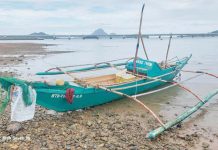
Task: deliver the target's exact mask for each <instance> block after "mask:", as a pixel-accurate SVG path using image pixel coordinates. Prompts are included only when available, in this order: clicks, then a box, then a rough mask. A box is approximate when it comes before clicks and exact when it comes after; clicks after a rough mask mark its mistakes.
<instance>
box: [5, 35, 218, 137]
mask: <svg viewBox="0 0 218 150" xmlns="http://www.w3.org/2000/svg"><path fill="white" fill-rule="evenodd" d="M3 42H5V41H3ZM9 42H25V43H26V42H30V43H44V44H55V45H53V46H48V47H47V50H48V51H72V53H62V54H51V55H48V56H39V57H36V58H33V59H27V60H25V61H26V62H27V63H26V64H25V62H24V63H23V64H20V65H18V66H16V69H17V70H18V72H20V73H21V74H22V75H25V74H33V73H35V72H39V71H45V70H47V69H49V68H52V67H56V66H65V65H77V64H86V63H97V62H102V61H106V60H113V59H119V58H126V57H133V56H134V54H135V48H136V42H137V39H99V40H81V39H72V40H43V41H9ZM144 42H145V45H146V49H147V53H148V56H149V59H150V60H154V61H158V62H160V61H162V60H164V59H165V54H166V50H167V46H168V39H167V38H163V39H158V38H156V39H144ZM190 54H192V58H191V60H190V62H189V64H188V65H187V66H186V67H185V70H193V71H195V70H202V71H206V72H210V73H214V74H217V75H218V38H214V37H213V38H173V39H172V43H171V47H170V52H169V58H173V57H175V56H178V57H179V58H182V57H185V56H189V55H190ZM139 56H140V57H142V58H145V55H144V52H143V49H142V47H140V50H139ZM27 68H28V69H27ZM194 75H195V74H191V73H182V80H185V79H187V78H189V77H191V76H194ZM183 85H184V86H186V87H188V88H189V89H191V90H192V91H193V92H195V93H197V94H198V95H199V96H200V97H204V96H205V95H207V94H208V92H210V91H213V90H214V89H217V88H218V79H216V78H213V77H209V76H206V75H203V76H200V77H199V78H195V79H193V80H191V81H188V82H185V83H183ZM139 99H140V100H142V101H143V102H144V103H146V104H148V105H149V106H150V107H151V108H152V109H154V110H155V111H156V112H159V113H160V114H162V115H163V116H164V119H168V120H170V119H173V118H175V117H176V115H178V114H180V113H182V112H183V111H184V110H186V109H187V107H185V106H193V105H194V104H196V103H197V102H198V100H197V99H196V98H195V97H193V96H192V95H191V94H190V93H188V92H186V91H184V90H182V89H181V88H179V87H174V88H170V89H168V90H165V91H162V92H159V93H155V94H152V95H148V96H144V97H140V98H139ZM166 103H167V105H166ZM102 107H104V108H106V109H114V108H123V109H122V110H126V107H128V109H132V110H134V109H135V110H137V109H138V105H137V104H134V103H133V102H130V101H128V100H126V99H123V100H121V101H117V102H112V103H110V104H107V105H104V106H102ZM126 111H128V110H126ZM199 114H200V115H195V116H193V117H192V118H191V119H189V121H188V123H190V122H192V123H193V124H198V126H200V127H204V128H209V129H210V130H212V131H214V132H217V133H218V129H217V124H218V119H217V118H218V97H217V96H216V97H215V98H214V99H213V100H212V101H211V102H210V103H208V104H206V107H205V109H204V110H201V111H199Z"/></svg>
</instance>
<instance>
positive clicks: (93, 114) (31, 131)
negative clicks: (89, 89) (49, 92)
mask: <svg viewBox="0 0 218 150" xmlns="http://www.w3.org/2000/svg"><path fill="white" fill-rule="evenodd" d="M7 44H8V43H7ZM7 44H5V45H4V46H3V48H5V47H12V48H11V49H10V50H9V49H7V51H1V44H0V54H4V55H6V54H7V55H15V54H17V53H19V54H21V56H20V57H0V58H1V61H0V65H2V66H4V65H9V66H10V65H13V64H17V63H22V62H23V60H24V59H26V57H23V56H22V54H27V53H28V54H39V53H46V52H45V48H44V46H45V45H43V44H41V45H40V44H39V45H37V44H36V45H35V44H33V45H31V44H29V43H28V44H25V43H22V44H20V43H19V44H14V45H13V44H12V46H10V44H9V46H8V45H7ZM17 45H19V46H18V48H17ZM30 47H32V49H31V51H29V52H27V53H26V51H25V49H26V50H27V49H29V48H30ZM3 48H2V49H3ZM20 49H22V50H23V51H22V52H21V50H20ZM8 51H10V52H8ZM11 60H13V61H11ZM14 74H15V73H14V72H1V73H0V76H3V75H4V76H12V75H14ZM117 104H118V105H119V107H113V106H116V105H117ZM131 105H134V104H133V103H131V102H130V103H129V105H125V108H121V107H124V105H121V104H119V102H118V101H115V102H113V103H109V104H105V105H102V106H97V107H94V108H89V109H86V110H79V111H69V112H65V113H57V112H54V111H50V110H47V109H45V108H42V107H40V106H37V107H36V114H35V117H34V119H33V120H31V121H26V122H23V123H22V124H21V127H20V131H19V132H17V133H10V132H8V131H7V128H8V124H9V122H10V107H7V109H6V112H5V113H4V114H3V115H1V116H0V131H1V132H0V149H21V150H23V149H36V150H37V149H68V150H69V149H72V150H73V149H99V150H104V149H111V150H116V149H117V150H119V149H131V150H138V149H158V150H159V149H163V150H165V149H173V150H174V149H181V150H184V149H188V150H189V149H213V146H211V145H214V143H216V141H218V134H216V133H214V134H213V135H212V136H211V133H210V130H208V129H205V128H199V127H198V126H197V125H196V124H191V125H189V124H184V125H182V126H178V127H174V128H173V129H171V130H169V131H166V132H165V133H164V134H163V135H161V136H159V137H158V138H157V139H156V140H154V141H151V140H149V139H147V138H146V134H147V133H148V132H149V131H151V130H152V129H155V128H156V127H158V126H159V124H158V123H157V122H156V121H155V119H154V118H152V116H151V115H150V114H148V113H146V112H144V111H143V110H142V109H140V108H138V106H135V107H134V108H133V109H130V108H131ZM136 105H137V104H136ZM112 108H113V109H112ZM159 116H160V117H161V118H162V119H163V120H164V117H163V115H162V114H159ZM164 121H166V120H164ZM207 135H209V136H207Z"/></svg>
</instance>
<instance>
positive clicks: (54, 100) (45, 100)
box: [32, 56, 191, 112]
mask: <svg viewBox="0 0 218 150" xmlns="http://www.w3.org/2000/svg"><path fill="white" fill-rule="evenodd" d="M190 57H191V56H190ZM190 57H185V58H184V59H182V60H180V61H178V62H176V65H175V66H172V67H170V68H167V69H161V68H160V67H159V65H158V64H157V63H156V62H152V61H147V62H150V63H151V66H152V68H150V69H148V71H147V76H149V77H157V76H161V75H163V76H162V77H161V78H160V79H162V80H167V81H172V80H173V79H174V78H175V76H176V75H177V74H178V73H179V72H180V70H181V69H182V68H183V67H184V66H185V64H187V62H188V60H189V59H190ZM151 81H152V80H150V79H140V80H138V81H137V85H140V84H143V83H149V84H146V85H142V86H137V87H131V86H134V85H136V82H135V81H134V82H128V83H123V84H119V85H114V86H110V87H107V88H111V89H116V88H126V87H129V86H130V87H131V88H127V89H120V90H118V91H119V92H122V93H125V94H128V95H134V94H136V93H137V94H138V93H142V92H146V91H149V90H151V89H154V88H157V87H159V86H161V85H164V84H166V83H164V82H162V81H153V82H151ZM32 86H33V87H34V88H35V89H36V92H37V101H36V102H37V104H38V105H41V106H43V107H45V108H48V109H52V110H55V111H59V112H64V111H72V110H78V109H83V108H87V107H92V106H97V105H101V104H105V103H108V102H111V101H114V100H118V99H121V98H122V96H119V95H117V94H114V93H111V92H107V91H104V90H102V89H98V88H94V87H87V88H85V87H82V86H78V85H68V86H64V87H62V86H48V85H45V84H42V83H33V84H32ZM67 88H73V89H74V90H75V93H74V98H73V103H72V104H70V103H68V102H67V100H66V98H65V93H66V89H67Z"/></svg>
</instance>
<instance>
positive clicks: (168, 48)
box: [165, 34, 172, 68]
mask: <svg viewBox="0 0 218 150" xmlns="http://www.w3.org/2000/svg"><path fill="white" fill-rule="evenodd" d="M171 39H172V34H171V35H170V39H169V44H168V47H167V53H166V59H165V68H167V59H168V55H169V50H170V44H171Z"/></svg>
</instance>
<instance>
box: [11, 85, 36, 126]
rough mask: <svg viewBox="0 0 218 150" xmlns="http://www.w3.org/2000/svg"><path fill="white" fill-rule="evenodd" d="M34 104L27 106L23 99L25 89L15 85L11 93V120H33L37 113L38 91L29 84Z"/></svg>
mask: <svg viewBox="0 0 218 150" xmlns="http://www.w3.org/2000/svg"><path fill="white" fill-rule="evenodd" d="M29 91H30V98H31V101H32V105H30V106H26V105H25V103H24V101H23V95H22V94H23V90H22V88H21V87H19V86H14V88H13V91H12V93H11V121H17V122H22V121H26V120H31V119H33V117H34V114H35V105H36V91H35V90H34V89H32V88H31V87H30V86H29Z"/></svg>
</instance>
